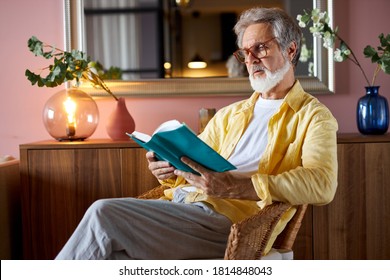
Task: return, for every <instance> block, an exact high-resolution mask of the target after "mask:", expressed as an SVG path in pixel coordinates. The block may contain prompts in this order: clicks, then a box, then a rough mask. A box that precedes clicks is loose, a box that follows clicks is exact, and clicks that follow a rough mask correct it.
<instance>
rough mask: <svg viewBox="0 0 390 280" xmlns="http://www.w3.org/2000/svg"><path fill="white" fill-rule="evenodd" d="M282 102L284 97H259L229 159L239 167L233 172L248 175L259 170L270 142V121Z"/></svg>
mask: <svg viewBox="0 0 390 280" xmlns="http://www.w3.org/2000/svg"><path fill="white" fill-rule="evenodd" d="M282 102H283V99H274V100H273V99H263V98H261V96H260V97H259V99H258V100H257V102H256V104H255V109H254V112H253V117H252V119H251V120H250V122H249V125H248V128H247V129H246V131H245V132H244V135H242V137H241V139H240V141H239V142H238V143H237V146H236V148H235V149H234V151H233V153H232V155H231V156H230V158H229V161H230V162H231V163H232V164H233V165H235V166H236V167H237V169H236V170H234V171H233V172H237V173H239V174H242V175H243V176H248V177H249V176H251V175H252V174H254V173H255V172H257V170H258V168H259V161H260V158H261V155H262V154H263V152H264V150H265V148H266V146H267V143H268V122H269V120H270V118H271V117H272V116H273V115H274V114H275V113H276V112H277V111H278V109H279V107H280V105H281V104H282Z"/></svg>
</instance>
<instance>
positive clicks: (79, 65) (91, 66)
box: [25, 36, 121, 100]
mask: <svg viewBox="0 0 390 280" xmlns="http://www.w3.org/2000/svg"><path fill="white" fill-rule="evenodd" d="M27 44H28V48H29V50H30V51H31V52H32V53H33V54H34V55H35V56H41V57H44V58H46V59H54V63H53V64H51V65H49V66H48V67H46V68H43V69H41V72H40V73H39V74H35V73H34V72H31V71H30V70H28V69H27V70H26V72H25V75H26V77H27V79H28V80H29V81H30V82H31V84H32V85H35V84H37V85H38V86H39V87H44V86H46V87H56V86H59V85H61V84H63V83H64V82H68V81H73V80H76V83H77V84H79V83H80V80H82V79H85V80H88V81H90V82H91V83H92V84H93V85H94V86H96V87H100V88H102V89H103V90H104V91H106V92H107V93H108V94H110V95H111V96H112V97H114V98H115V100H118V98H117V97H116V96H115V95H114V94H113V93H112V92H111V90H110V89H109V88H108V86H107V85H106V83H105V82H104V80H103V79H102V77H101V76H100V75H99V73H98V70H97V68H96V65H98V66H99V67H100V68H99V70H100V72H101V71H102V69H103V67H102V66H101V64H98V63H96V62H94V61H91V60H90V58H89V57H87V56H86V54H85V53H84V52H82V51H79V50H72V51H70V52H67V51H63V50H61V49H58V48H56V47H54V46H52V45H49V44H45V43H43V42H42V41H40V40H39V39H38V38H36V37H35V36H32V37H31V38H30V39H29V40H28V43H27ZM45 70H48V71H49V73H48V74H47V76H45V77H43V76H41V74H42V72H43V71H45ZM113 70H115V72H116V73H117V75H118V74H121V72H120V70H118V68H116V69H113Z"/></svg>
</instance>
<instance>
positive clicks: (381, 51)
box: [363, 33, 390, 85]
mask: <svg viewBox="0 0 390 280" xmlns="http://www.w3.org/2000/svg"><path fill="white" fill-rule="evenodd" d="M379 41H380V46H378V47H377V49H375V48H374V47H372V46H370V45H368V46H367V47H365V48H364V50H363V53H364V56H365V57H367V58H371V62H372V63H376V64H377V66H376V69H375V71H374V76H373V78H372V82H371V84H372V85H373V84H374V83H375V78H376V76H377V75H378V73H379V71H380V70H381V69H382V71H383V72H385V73H386V74H390V34H387V35H386V37H385V36H384V34H383V33H381V34H380V35H379Z"/></svg>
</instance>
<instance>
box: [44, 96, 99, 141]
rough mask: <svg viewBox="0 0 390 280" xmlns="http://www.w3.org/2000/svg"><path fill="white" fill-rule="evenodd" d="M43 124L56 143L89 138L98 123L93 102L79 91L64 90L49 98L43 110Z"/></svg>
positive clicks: (96, 109) (96, 108) (97, 113)
mask: <svg viewBox="0 0 390 280" xmlns="http://www.w3.org/2000/svg"><path fill="white" fill-rule="evenodd" d="M42 117H43V124H44V126H45V128H46V130H47V132H48V133H49V134H50V135H51V136H52V137H53V138H54V139H56V140H58V141H80V140H84V139H86V138H88V137H90V136H91V135H92V134H93V133H94V132H95V130H96V127H97V125H98V122H99V110H98V107H97V105H96V102H95V100H93V98H92V97H91V96H89V95H88V94H87V93H85V92H84V91H82V90H79V89H64V90H61V91H59V92H57V93H56V94H54V95H53V96H52V97H51V98H49V99H48V100H47V102H46V104H45V106H44V108H43V115H42Z"/></svg>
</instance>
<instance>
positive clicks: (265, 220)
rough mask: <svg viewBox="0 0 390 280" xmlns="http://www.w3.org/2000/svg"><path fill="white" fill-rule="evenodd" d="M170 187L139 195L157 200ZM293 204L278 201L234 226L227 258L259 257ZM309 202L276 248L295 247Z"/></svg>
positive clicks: (280, 237)
mask: <svg viewBox="0 0 390 280" xmlns="http://www.w3.org/2000/svg"><path fill="white" fill-rule="evenodd" d="M166 188H167V187H165V186H158V187H156V188H154V189H152V190H150V191H148V192H146V193H144V194H142V195H140V196H139V197H138V198H141V199H156V198H159V197H161V196H163V192H164V190H165V189H166ZM289 207H290V205H288V204H286V203H281V202H274V203H273V204H272V205H269V206H267V207H265V208H264V209H263V210H261V211H260V212H259V213H257V214H255V215H253V216H251V217H249V218H247V219H245V220H243V221H241V222H238V223H235V224H233V225H232V227H231V229H230V235H229V239H228V243H227V247H226V251H225V257H224V259H225V260H259V259H261V257H262V255H263V252H264V249H265V247H266V245H267V243H268V240H269V239H270V237H271V234H272V231H273V229H274V228H275V226H276V224H277V222H278V221H279V220H280V218H281V216H282V214H283V213H284V212H285V211H286V210H287V209H288V208H289ZM306 208H307V205H300V206H298V208H297V212H296V213H295V215H294V217H293V218H292V219H291V220H290V222H289V223H288V224H287V225H286V227H285V228H284V230H283V231H282V232H281V233H280V234H279V235H278V237H277V238H276V240H275V242H274V244H273V248H275V249H278V250H292V246H293V245H294V241H295V238H296V236H297V233H298V230H299V228H300V227H301V222H302V219H303V217H304V215H305V212H306Z"/></svg>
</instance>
